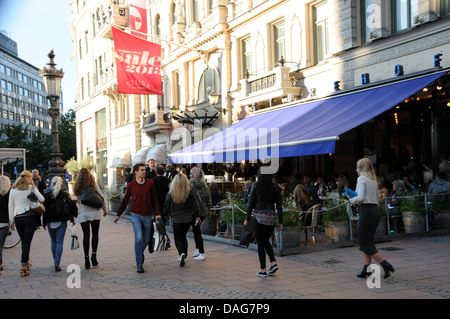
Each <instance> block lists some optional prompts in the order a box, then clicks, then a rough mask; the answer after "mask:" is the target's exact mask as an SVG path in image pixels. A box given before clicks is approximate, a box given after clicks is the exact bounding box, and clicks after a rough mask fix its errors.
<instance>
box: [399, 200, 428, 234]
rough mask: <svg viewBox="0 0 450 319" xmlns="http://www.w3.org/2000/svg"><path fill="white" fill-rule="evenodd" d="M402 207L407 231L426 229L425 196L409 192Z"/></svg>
mask: <svg viewBox="0 0 450 319" xmlns="http://www.w3.org/2000/svg"><path fill="white" fill-rule="evenodd" d="M400 209H401V212H402V217H403V224H404V226H405V233H415V232H420V231H425V214H426V208H425V196H424V195H413V194H408V195H407V196H405V197H404V198H402V200H401V202H400Z"/></svg>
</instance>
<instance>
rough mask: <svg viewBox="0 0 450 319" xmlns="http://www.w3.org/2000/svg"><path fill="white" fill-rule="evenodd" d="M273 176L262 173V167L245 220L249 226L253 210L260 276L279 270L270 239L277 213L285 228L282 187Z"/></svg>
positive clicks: (258, 273)
mask: <svg viewBox="0 0 450 319" xmlns="http://www.w3.org/2000/svg"><path fill="white" fill-rule="evenodd" d="M272 178H273V175H272V174H262V173H261V169H260V171H259V173H258V181H257V182H256V183H254V184H253V185H252V190H251V191H250V198H249V201H248V206H247V217H246V218H245V221H244V226H247V225H248V221H249V220H250V218H251V214H252V212H253V216H254V218H255V235H256V240H257V242H258V256H259V264H260V266H261V269H260V271H259V272H257V273H256V275H257V276H258V277H267V274H269V275H273V274H275V272H276V271H277V270H278V265H277V264H276V259H275V254H274V252H273V248H272V245H271V243H270V242H269V239H270V236H272V233H273V230H274V228H275V224H276V218H277V215H278V225H279V226H278V227H279V230H280V231H281V230H282V229H283V207H282V203H283V202H282V199H281V189H280V187H278V185H275V184H273V182H272ZM253 210H254V211H253ZM277 213H278V214H277ZM266 253H267V255H268V256H269V259H270V264H271V265H270V268H269V270H268V271H266Z"/></svg>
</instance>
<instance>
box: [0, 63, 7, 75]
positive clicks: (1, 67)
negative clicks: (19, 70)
mask: <svg viewBox="0 0 450 319" xmlns="http://www.w3.org/2000/svg"><path fill="white" fill-rule="evenodd" d="M0 73H6V69H5V66H4V65H2V64H0Z"/></svg>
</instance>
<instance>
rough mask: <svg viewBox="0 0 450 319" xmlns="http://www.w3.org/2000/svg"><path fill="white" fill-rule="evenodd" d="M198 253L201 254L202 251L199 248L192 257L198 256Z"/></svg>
mask: <svg viewBox="0 0 450 319" xmlns="http://www.w3.org/2000/svg"><path fill="white" fill-rule="evenodd" d="M198 255H200V251H199V250H198V249H196V250H195V252H194V254H193V255H192V257H194V258H195V257H198Z"/></svg>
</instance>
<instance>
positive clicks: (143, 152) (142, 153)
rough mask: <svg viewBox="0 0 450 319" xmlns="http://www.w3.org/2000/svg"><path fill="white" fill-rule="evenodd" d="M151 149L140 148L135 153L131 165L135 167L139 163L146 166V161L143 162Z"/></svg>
mask: <svg viewBox="0 0 450 319" xmlns="http://www.w3.org/2000/svg"><path fill="white" fill-rule="evenodd" d="M150 148H151V147H144V148H141V149H140V150H139V151H137V153H136V154H135V155H134V156H133V162H132V165H133V166H134V165H136V164H139V163H144V164H147V161H146V160H145V159H146V158H147V153H148V151H149V150H150Z"/></svg>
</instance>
